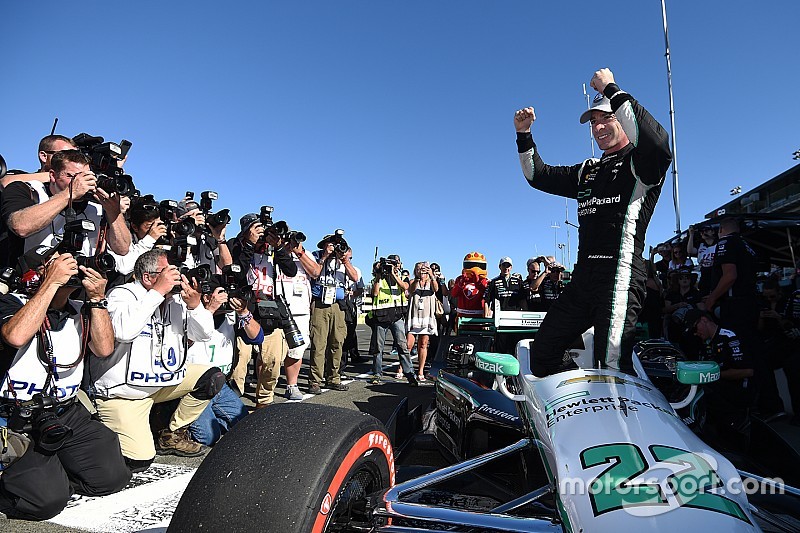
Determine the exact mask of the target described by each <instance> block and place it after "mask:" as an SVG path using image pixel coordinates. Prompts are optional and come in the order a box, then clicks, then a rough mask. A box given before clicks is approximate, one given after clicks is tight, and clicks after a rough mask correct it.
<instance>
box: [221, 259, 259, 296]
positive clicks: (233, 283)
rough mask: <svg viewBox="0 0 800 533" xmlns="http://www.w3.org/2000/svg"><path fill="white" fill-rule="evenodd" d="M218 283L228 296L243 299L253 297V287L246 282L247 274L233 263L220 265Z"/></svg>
mask: <svg viewBox="0 0 800 533" xmlns="http://www.w3.org/2000/svg"><path fill="white" fill-rule="evenodd" d="M220 285H221V286H222V288H223V289H225V291H226V292H227V293H228V297H229V298H239V299H241V300H244V301H249V300H251V299H252V298H253V288H252V287H251V286H250V284H249V283H247V274H245V273H244V272H242V267H241V266H239V265H237V264H235V263H234V264H231V265H225V266H224V267H222V274H221V275H220Z"/></svg>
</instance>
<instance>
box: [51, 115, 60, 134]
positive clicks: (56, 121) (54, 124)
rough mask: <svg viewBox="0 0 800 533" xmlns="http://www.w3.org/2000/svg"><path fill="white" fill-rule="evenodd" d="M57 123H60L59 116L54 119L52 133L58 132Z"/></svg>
mask: <svg viewBox="0 0 800 533" xmlns="http://www.w3.org/2000/svg"><path fill="white" fill-rule="evenodd" d="M56 124H58V117H56V119H55V120H54V121H53V129H52V130H50V135H53V134H54V133H55V132H56Z"/></svg>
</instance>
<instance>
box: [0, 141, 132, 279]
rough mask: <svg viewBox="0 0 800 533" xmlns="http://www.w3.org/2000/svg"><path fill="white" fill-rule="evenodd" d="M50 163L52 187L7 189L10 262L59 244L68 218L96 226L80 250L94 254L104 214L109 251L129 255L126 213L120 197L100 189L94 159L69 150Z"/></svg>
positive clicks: (1, 211) (0, 212) (4, 211)
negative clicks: (27, 252) (92, 166)
mask: <svg viewBox="0 0 800 533" xmlns="http://www.w3.org/2000/svg"><path fill="white" fill-rule="evenodd" d="M50 165H51V168H50V170H49V173H50V183H49V184H48V185H45V184H43V183H41V182H39V181H35V180H34V181H30V182H25V181H16V182H14V183H11V184H9V186H8V187H6V189H5V190H4V191H3V200H2V207H0V217H1V218H2V219H3V221H4V223H5V224H6V227H8V229H9V230H10V231H9V233H8V241H9V242H8V256H7V264H8V265H14V264H15V263H16V261H17V259H18V258H19V256H20V255H22V253H23V251H24V250H29V249H31V248H33V247H35V246H41V245H44V246H57V245H58V244H59V243H60V239H61V237H62V235H63V233H64V225H65V223H66V222H67V221H68V220H81V219H88V220H91V221H92V222H93V223H94V225H95V229H94V231H92V232H90V233H89V235H88V238H86V239H84V242H83V247H82V249H81V250H80V252H81V253H82V254H83V255H94V253H95V251H96V249H97V246H98V242H97V239H98V231H99V228H100V222H101V219H102V217H103V215H105V218H106V220H107V221H108V234H107V239H108V241H107V244H108V247H109V248H110V249H111V250H112V251H113V252H115V253H117V254H118V255H125V254H127V253H128V248H129V247H130V243H131V234H130V231H129V230H128V227H127V225H126V224H125V219H124V218H123V217H122V215H121V214H120V205H119V195H118V194H116V193H115V194H108V193H107V192H106V191H104V190H103V189H98V188H97V177H96V176H95V175H94V172H92V171H91V170H90V169H89V159H88V158H87V157H86V156H85V155H83V154H82V153H81V152H79V151H77V150H68V151H63V152H57V153H56V154H54V155H53V157H52V159H51V161H50ZM95 200H96V202H95ZM100 244H101V245H102V243H100Z"/></svg>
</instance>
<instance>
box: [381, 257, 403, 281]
mask: <svg viewBox="0 0 800 533" xmlns="http://www.w3.org/2000/svg"><path fill="white" fill-rule="evenodd" d="M380 264H381V265H380V272H381V277H383V278H384V279H387V280H394V269H395V268H397V267H399V266H400V263H399V262H398V261H397V260H395V259H387V258H385V257H381V258H380Z"/></svg>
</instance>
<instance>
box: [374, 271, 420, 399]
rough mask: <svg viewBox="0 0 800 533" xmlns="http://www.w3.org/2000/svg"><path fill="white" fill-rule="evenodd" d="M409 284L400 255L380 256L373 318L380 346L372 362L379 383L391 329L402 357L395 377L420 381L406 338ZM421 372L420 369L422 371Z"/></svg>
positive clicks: (413, 381) (410, 381)
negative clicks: (401, 268) (385, 346)
mask: <svg viewBox="0 0 800 533" xmlns="http://www.w3.org/2000/svg"><path fill="white" fill-rule="evenodd" d="M395 257H396V256H395ZM408 287H409V284H408V283H407V282H406V281H405V280H403V278H402V276H401V272H400V260H399V258H397V259H394V258H391V256H390V258H384V257H381V259H380V265H379V268H378V269H377V276H376V277H375V278H374V279H373V280H372V320H373V323H374V324H375V329H374V330H373V331H374V333H375V334H376V335H377V348H378V349H377V352H376V353H375V355H374V358H373V363H372V365H373V366H372V374H373V375H372V383H373V384H376V383H380V380H381V374H382V372H383V347H384V345H385V344H386V333H387V332H388V331H391V332H392V337H394V340H395V342H396V343H397V353H398V355H399V357H400V368H399V369H398V371H397V374H396V375H395V378H396V379H400V378H402V377H403V376H405V377H406V379H407V380H408V384H409V385H418V383H417V378H416V376H415V375H414V366H413V365H412V364H411V358H410V357H409V353H408V344H407V342H406V322H405V318H406V309H408V300H407V298H406V291H407V290H408ZM422 372H423V370H422V369H420V374H422Z"/></svg>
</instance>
